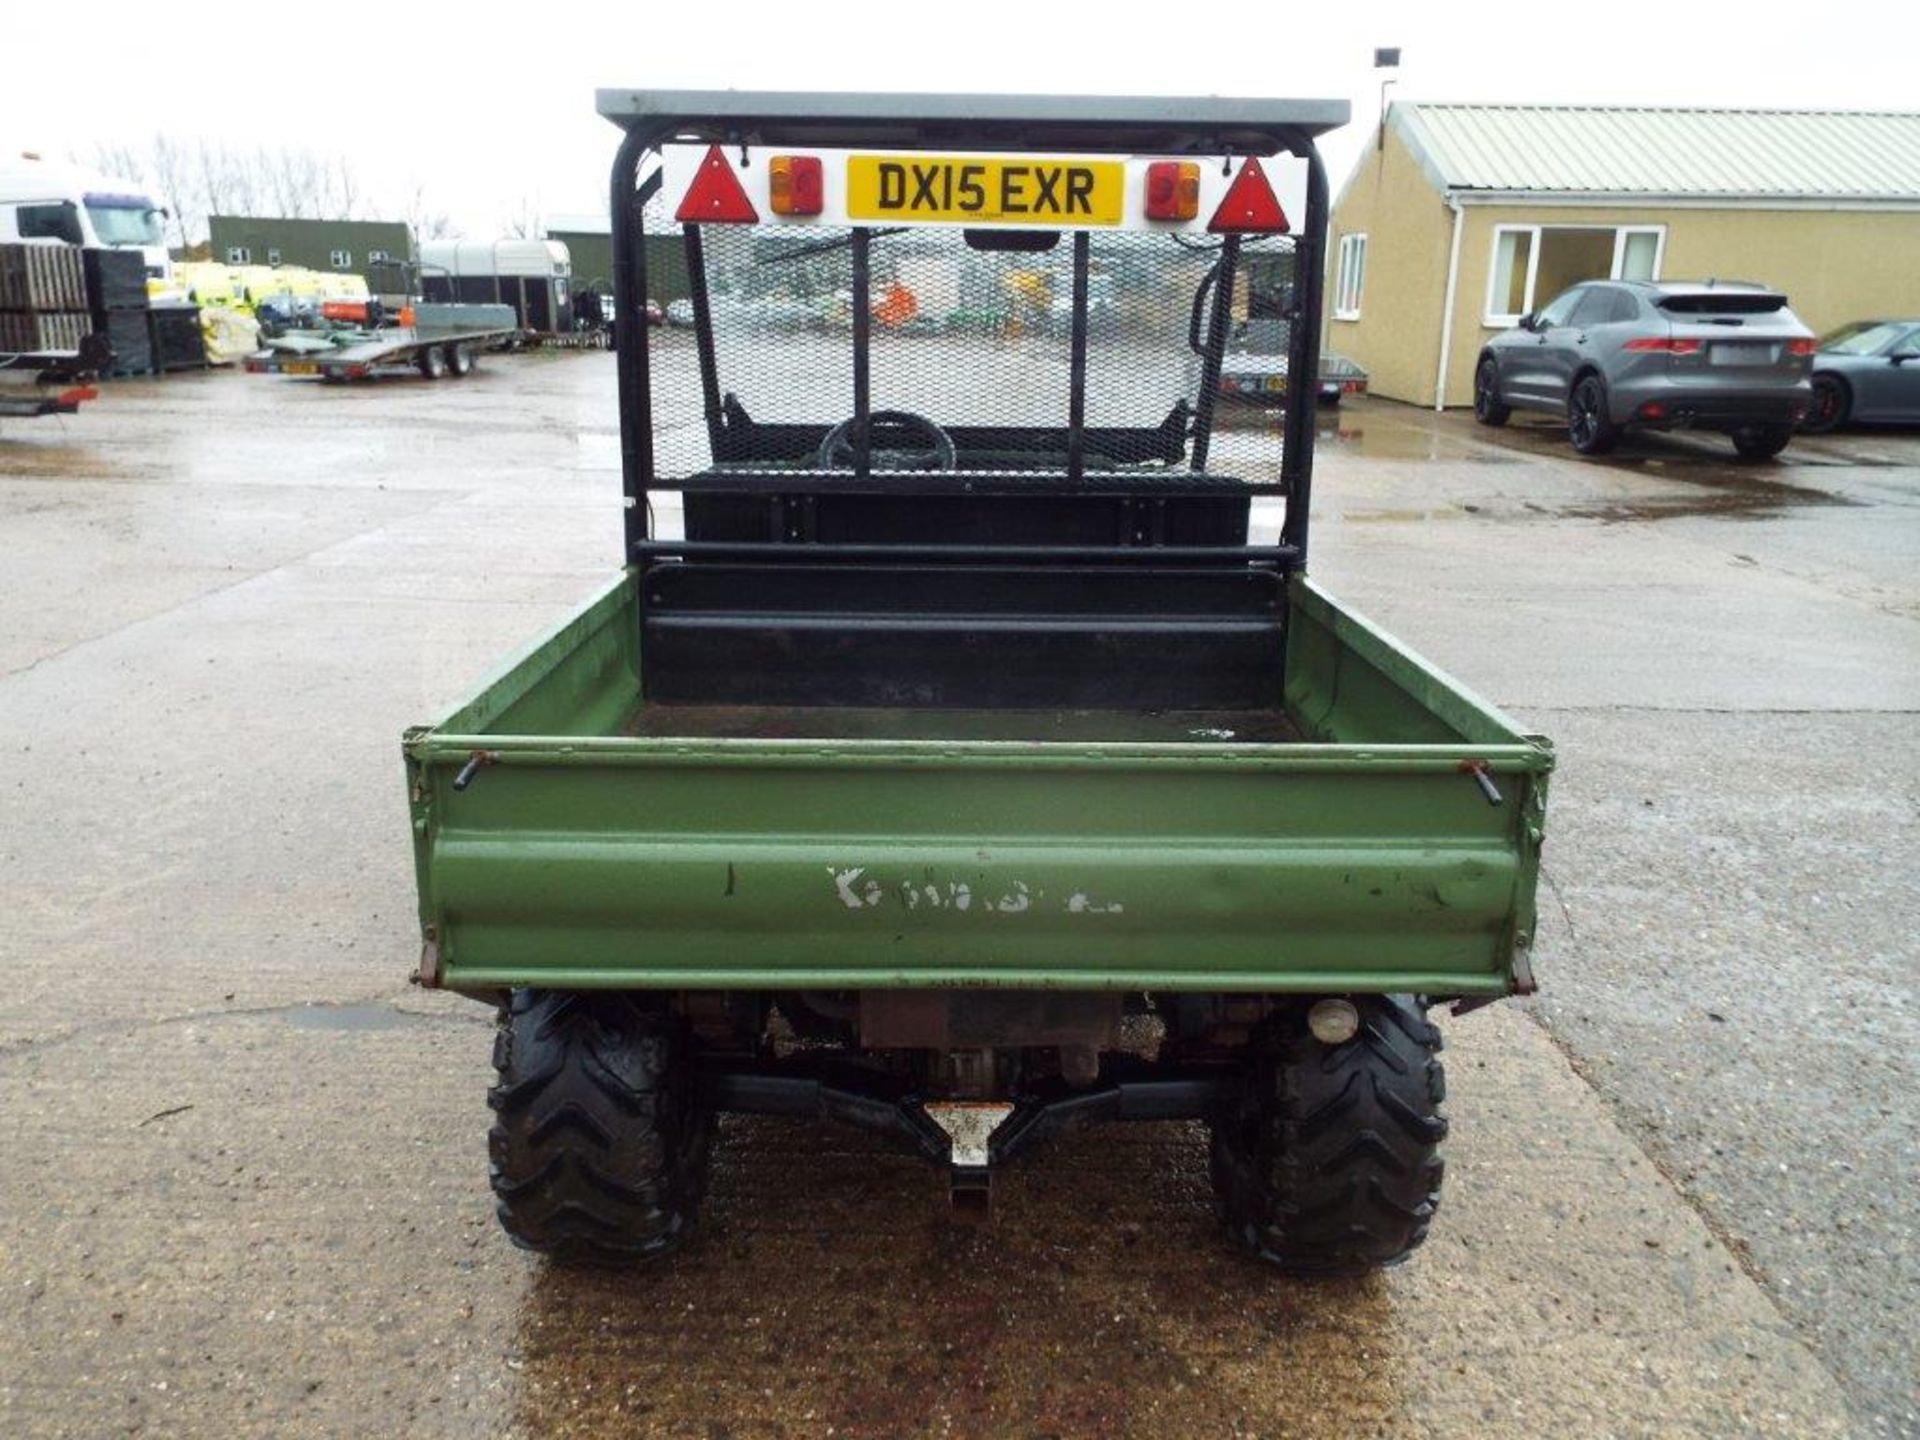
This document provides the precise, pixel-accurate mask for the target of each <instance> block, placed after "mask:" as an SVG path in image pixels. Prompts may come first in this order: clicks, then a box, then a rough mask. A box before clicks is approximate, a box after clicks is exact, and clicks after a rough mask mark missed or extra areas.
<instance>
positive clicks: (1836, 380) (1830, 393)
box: [1800, 375, 1853, 435]
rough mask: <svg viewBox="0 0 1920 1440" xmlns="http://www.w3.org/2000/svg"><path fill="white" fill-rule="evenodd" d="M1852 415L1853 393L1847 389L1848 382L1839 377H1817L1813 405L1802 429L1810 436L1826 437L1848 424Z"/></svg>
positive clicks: (1815, 378)
mask: <svg viewBox="0 0 1920 1440" xmlns="http://www.w3.org/2000/svg"><path fill="white" fill-rule="evenodd" d="M1852 413H1853V392H1852V391H1851V390H1849V389H1848V388H1847V382H1846V381H1844V380H1842V379H1841V378H1840V377H1839V376H1838V375H1816V376H1814V377H1813V404H1812V405H1811V406H1809V407H1808V409H1807V418H1806V419H1805V420H1803V421H1801V422H1800V428H1801V429H1802V430H1805V431H1806V432H1807V433H1808V434H1810V435H1824V434H1826V433H1827V432H1828V431H1829V430H1838V429H1839V428H1840V427H1841V426H1842V425H1844V424H1846V423H1847V417H1848V416H1849V415H1851V414H1852Z"/></svg>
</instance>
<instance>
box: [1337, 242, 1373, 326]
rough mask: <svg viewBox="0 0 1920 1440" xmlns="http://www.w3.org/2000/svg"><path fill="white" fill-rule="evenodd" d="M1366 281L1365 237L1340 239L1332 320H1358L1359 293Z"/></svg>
mask: <svg viewBox="0 0 1920 1440" xmlns="http://www.w3.org/2000/svg"><path fill="white" fill-rule="evenodd" d="M1366 279H1367V237H1366V236H1365V235H1342V236H1341V237H1340V270H1339V274H1338V277H1337V279H1336V280H1335V283H1334V287H1333V318H1334V319H1336V320H1358V319H1359V318H1360V292H1361V290H1362V288H1363V287H1364V286H1365V284H1366Z"/></svg>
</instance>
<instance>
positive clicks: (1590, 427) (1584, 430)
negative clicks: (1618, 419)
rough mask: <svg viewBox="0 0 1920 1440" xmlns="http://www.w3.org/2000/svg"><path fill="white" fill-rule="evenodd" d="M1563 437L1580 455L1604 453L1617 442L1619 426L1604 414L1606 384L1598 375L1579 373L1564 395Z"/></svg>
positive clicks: (1618, 439)
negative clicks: (1564, 428) (1571, 387)
mask: <svg viewBox="0 0 1920 1440" xmlns="http://www.w3.org/2000/svg"><path fill="white" fill-rule="evenodd" d="M1567 439H1569V440H1571V441H1572V442H1573V448H1574V449H1576V450H1578V451H1579V452H1580V453H1581V454H1582V455H1604V454H1606V453H1607V452H1608V451H1609V450H1611V449H1613V447H1614V446H1615V445H1617V444H1619V443H1620V427H1619V426H1618V425H1615V424H1614V423H1613V421H1612V419H1611V418H1609V417H1608V415H1607V387H1606V386H1605V385H1604V384H1603V383H1602V382H1601V379H1600V377H1599V376H1598V375H1582V376H1581V377H1580V379H1579V381H1578V382H1577V383H1576V384H1575V385H1574V387H1573V394H1572V395H1570V396H1569V397H1568V398H1567Z"/></svg>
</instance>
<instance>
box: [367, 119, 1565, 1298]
mask: <svg viewBox="0 0 1920 1440" xmlns="http://www.w3.org/2000/svg"><path fill="white" fill-rule="evenodd" d="M600 109H601V112H602V113H603V114H604V115H606V116H607V117H608V118H609V119H611V120H613V121H615V122H616V123H617V124H619V125H620V126H621V127H623V128H624V130H625V132H626V133H625V140H624V143H623V144H622V145H621V147H620V150H619V156H618V159H617V161H616V163H615V167H614V174H613V239H614V246H615V255H616V259H615V264H616V267H617V268H616V281H615V283H616V291H617V302H618V357H617V363H618V369H619V382H620V427H621V441H622V452H623V460H624V477H625V492H626V509H625V534H624V537H623V548H622V551H621V562H622V565H621V569H620V570H619V571H618V573H617V574H614V575H612V576H611V577H610V578H609V581H608V583H607V584H606V586H605V587H604V588H603V589H602V590H601V591H600V593H598V594H597V595H595V596H593V597H592V599H591V600H589V601H588V603H587V604H586V605H585V606H584V608H582V609H581V610H580V611H579V612H578V613H577V614H575V615H574V616H573V617H572V618H570V619H568V620H566V621H565V622H564V623H563V624H562V625H561V626H560V627H559V628H558V629H557V630H555V631H554V632H553V633H552V634H551V635H549V636H547V637H546V638H544V639H542V640H541V641H539V642H538V643H537V644H535V645H534V646H533V647H532V648H531V649H530V650H528V651H527V652H526V653H525V654H523V655H521V656H520V657H518V658H517V659H515V660H513V661H511V662H510V663H509V664H508V665H507V666H506V667H505V668H504V669H503V670H501V671H500V672H499V673H498V674H497V675H496V676H494V678H492V679H491V680H490V681H488V682H487V683H486V684H485V685H484V686H483V687H482V688H481V689H480V690H479V691H478V692H477V693H476V694H475V695H474V696H473V697H472V698H471V699H469V700H467V701H466V702H465V703H463V704H461V705H459V706H458V707H456V708H455V709H453V710H452V711H451V712H449V713H448V714H447V715H445V716H444V717H443V718H441V719H440V720H438V721H436V722H435V723H433V724H431V725H427V726H422V727H420V728H418V729H414V730H411V731H409V732H408V733H407V735H406V738H405V752H406V762H407V771H408V778H409V781H410V787H411V790H410V793H411V803H412V819H413V833H414V846H415V853H416V859H417V866H418V881H419V890H420V915H421V923H422V927H423V933H424V938H425V946H424V950H423V954H422V958H421V963H420V971H419V979H420V982H421V983H422V984H424V985H429V986H441V987H446V988H449V989H452V990H456V991H459V992H461V993H463V994H466V995H470V996H473V997H474V998H476V999H481V1000H485V1001H488V1002H491V1003H494V1004H497V1005H498V1006H500V1012H501V1021H500V1029H499V1033H498V1036H497V1041H496V1045H495V1049H494V1064H495V1066H496V1067H497V1070H498V1072H499V1073H498V1081H497V1084H496V1085H495V1086H494V1088H493V1090H492V1092H491V1096H490V1100H491V1104H492V1107H493V1111H494V1115H495V1119H494V1125H493V1129H492V1133H491V1137H490V1138H491V1154H492V1182H493V1189H494V1192H495V1194H496V1195H497V1197H498V1200H499V1212H500V1218H501V1221H502V1223H503V1224H504V1225H505V1227H506V1230H507V1232H508V1234H509V1235H510V1236H511V1237H512V1238H513V1239H514V1240H516V1241H517V1242H519V1243H520V1244H522V1245H525V1246H528V1247H531V1248H533V1249H536V1250H541V1251H546V1252H548V1253H550V1254H552V1255H554V1256H556V1257H558V1258H560V1259H563V1260H569V1261H573V1260H580V1261H587V1262H595V1263H600V1262H624V1261H640V1260H647V1259H651V1258H653V1257H656V1256H660V1255H663V1254H666V1253H667V1252H669V1251H671V1250H673V1249H674V1248H675V1247H677V1246H678V1245H680V1244H681V1243H682V1242H683V1241H684V1240H685V1239H686V1238H687V1236H688V1234H689V1232H690V1230H691V1228H692V1226H693V1223H694V1219H695V1213H696V1210H697V1208H698V1205H699V1202H700V1198H701V1193H702V1188H703V1182H704V1177H705V1174H706V1169H707V1163H708V1156H709V1150H710V1147H711V1144H712V1142H713V1137H714V1134H715V1117H716V1115H717V1114H719V1113H720V1112H725V1111H734V1112H754V1113H759V1114H776V1115H789V1116H799V1117H824V1118H828V1119H832V1120H836V1121H841V1122H845V1123H847V1124H850V1125H855V1126H860V1127H863V1128H865V1129H867V1130H869V1131H873V1132H877V1133H879V1134H881V1135H883V1136H886V1137H889V1138H890V1139H891V1140H892V1141H894V1142H896V1143H897V1144H899V1145H901V1146H905V1147H907V1148H908V1149H910V1150H913V1151H916V1152H918V1153H920V1154H922V1155H924V1156H926V1157H927V1158H928V1159H929V1160H931V1161H933V1162H935V1163H936V1164H937V1165H939V1166H941V1167H944V1169H945V1170H946V1172H947V1174H948V1175H949V1176H950V1180H951V1191H952V1196H953V1200H954V1202H955V1203H956V1204H957V1205H959V1206H961V1207H963V1208H965V1209H970V1210H974V1211H978V1210H980V1209H981V1208H983V1207H984V1206H985V1205H986V1202H987V1199H988V1193H989V1187H990V1181H991V1176H992V1174H993V1173H994V1170H995V1169H996V1168H997V1167H999V1166H1003V1165H1005V1164H1007V1163H1009V1162H1011V1161H1013V1160H1014V1159H1015V1158H1016V1157H1017V1156H1019V1155H1020V1154H1022V1153H1023V1152H1025V1151H1026V1150H1028V1149H1029V1148H1030V1147H1031V1146H1033V1145H1035V1144H1036V1143H1038V1142H1040V1141H1042V1140H1044V1139H1045V1138H1047V1137H1049V1136H1051V1135H1054V1134H1056V1133H1058V1132H1060V1131H1062V1130H1064V1129H1067V1128H1069V1127H1072V1126H1076V1125H1080V1124H1084V1123H1088V1122H1098V1121H1117V1120H1169V1119H1184V1120H1197V1121H1204V1122H1205V1123H1206V1124H1207V1126H1208V1127H1209V1129H1210V1132H1211V1154H1212V1171H1213V1179H1214V1184H1215V1186H1216V1189H1217V1192H1218V1197H1219V1206H1220V1210H1221V1213H1222V1215H1223V1217H1224V1218H1225V1220H1226V1222H1227V1226H1228V1228H1229V1230H1230V1231H1231V1233H1232V1234H1233V1235H1234V1236H1235V1237H1236V1238H1237V1239H1238V1240H1239V1241H1240V1242H1241V1243H1243V1244H1244V1245H1245V1246H1247V1247H1248V1248H1249V1249H1251V1250H1252V1251H1253V1252H1255V1253H1256V1254H1258V1255H1260V1256H1263V1257H1265V1258H1266V1259H1268V1260H1270V1261H1272V1262H1274V1263H1275V1264H1277V1265H1279V1266H1280V1267H1282V1268H1284V1269H1287V1270H1290V1271H1294V1272H1299V1273H1306V1274H1334V1273H1351V1272H1354V1271H1358V1270H1364V1269H1367V1268H1370V1267H1373V1266H1378V1265H1384V1264H1389V1263H1391V1262H1393V1261H1396V1260H1398V1259H1400V1258H1402V1257H1403V1256H1405V1255H1406V1254H1407V1253H1408V1252H1409V1251H1411V1250H1412V1249H1413V1248H1414V1247H1415V1246H1417V1245H1418V1244H1419V1243H1420V1242H1421V1240H1422V1239H1423V1238H1424V1237H1425V1235H1426V1233H1427V1228H1428V1225H1429V1222H1430V1221H1431V1219H1432V1216H1433V1213H1434V1206H1435V1204H1436V1201H1437V1199H1438V1193H1439V1185H1440V1174H1441V1162H1440V1156H1439V1144H1440V1141H1441V1138H1442V1136H1443V1135H1444V1133H1445V1131H1446V1122H1445V1120H1444V1119H1443V1118H1442V1115H1441V1109H1440V1102H1441V1097H1442V1082H1441V1071H1440V1065H1439V1061H1438V1059H1437V1058H1436V1055H1437V1052H1438V1050H1439V1048H1440V1036H1439V1033H1438V1031H1437V1030H1436V1028H1435V1027H1434V1025H1433V1024H1432V1023H1430V1021H1429V1020H1428V1018H1427V1012H1428V1010H1429V1008H1430V1007H1432V1006H1435V1005H1438V1004H1441V1003H1447V1002H1451V1003H1453V1004H1454V1005H1455V1006H1456V1008H1467V1007H1471V1006H1474V1005H1478V1004H1482V1003H1486V1002H1489V1001H1491V1000H1494V999H1496V998H1498V997H1500V996H1504V995H1508V994H1512V993H1516V992H1524V991H1526V990H1528V989H1530V988H1531V981H1530V977H1529V972H1528V969H1527V965H1526V956H1527V953H1528V948H1529V946H1530V944H1531V941H1532V938H1533V927H1534V889H1535V883H1536V878H1537V875H1538V866H1539V855H1540V845H1541V834H1542V825H1543V821H1544V814H1545V804H1546V793H1547V776H1548V772H1549V771H1550V769H1551V768H1552V752H1551V749H1550V747H1549V745H1548V743H1547V742H1546V741H1545V740H1543V739H1540V738H1539V737H1535V736H1529V735H1525V734H1522V733H1521V732H1520V731H1519V730H1518V729H1517V728H1516V727H1515V725H1514V724H1513V722H1511V721H1510V720H1508V719H1507V718H1505V717H1504V716H1502V715H1501V714H1500V713H1499V712H1498V711H1496V710H1494V709H1492V708H1491V707H1490V706H1488V705H1486V704H1485V703H1483V702H1482V701H1480V700H1478V699H1476V698H1474V697H1473V696H1472V695H1471V694H1469V693H1467V692H1466V691H1465V690H1463V689H1462V688H1460V687H1459V686H1458V685H1456V684H1455V683H1453V682H1452V681H1451V680H1449V679H1448V678H1447V677H1446V676H1444V675H1442V674H1440V673H1439V672H1438V671H1436V670H1435V669H1433V667H1431V666H1430V665H1428V664H1427V663H1426V662H1425V661H1423V660H1421V659H1420V658H1419V657H1418V656H1417V655H1415V654H1413V653H1412V652H1411V651H1410V650H1408V649H1406V648H1405V647H1403V646H1401V645H1400V644H1398V643H1397V642H1396V641H1394V640H1393V639H1392V638H1390V637H1389V636H1387V635H1385V634H1383V633H1382V632H1381V631H1379V630H1378V629H1376V628H1374V627H1373V626H1371V625H1369V624H1368V623H1367V622H1366V621H1365V620H1362V619H1361V618H1360V617H1359V616H1357V615H1355V614H1354V613H1353V612H1352V611H1349V610H1347V609H1344V608H1343V607H1342V606H1341V605H1340V604H1339V603H1338V602H1336V601H1335V600H1334V599H1333V598H1332V597H1331V596H1329V595H1328V594H1327V593H1326V592H1325V591H1324V590H1322V589H1321V588H1319V587H1318V586H1317V585H1315V584H1314V583H1313V582H1312V580H1310V579H1309V578H1308V576H1307V572H1306V558H1307V518H1308V502H1309V488H1308V487H1309V481H1310V478H1311V475H1312V459H1313V434H1314V432H1313V418H1312V410H1313V395H1312V392H1311V390H1310V389H1309V388H1308V387H1300V388H1299V389H1298V390H1297V391H1295V392H1292V393H1289V394H1288V395H1287V396H1286V397H1285V406H1284V412H1283V414H1281V415H1280V416H1279V417H1277V418H1276V421H1275V424H1274V425H1273V426H1272V427H1271V428H1261V427H1247V426H1236V427H1223V428H1221V429H1220V430H1219V431H1218V432H1217V433H1216V429H1215V426H1214V405H1215V401H1216V399H1217V397H1218V395H1219V393H1220V386H1219V379H1220V367H1221V361H1222V356H1223V353H1224V352H1225V349H1226V345H1227V340H1228V335H1229V329H1230V325H1231V318H1232V316H1233V314H1234V303H1235V302H1234V297H1235V289H1236V285H1237V283H1238V281H1239V277H1240V275H1241V274H1242V272H1243V270H1244V268H1245V267H1246V266H1247V265H1248V264H1249V263H1251V261H1253V260H1255V259H1258V260H1259V261H1260V263H1261V264H1262V265H1263V266H1264V267H1266V268H1267V270H1268V271H1269V273H1271V272H1272V271H1273V270H1274V269H1275V268H1278V269H1281V270H1283V271H1285V272H1286V273H1288V274H1290V275H1291V277H1292V279H1293V283H1292V284H1291V285H1290V286H1289V287H1288V288H1289V290H1290V293H1291V294H1292V295H1293V296H1294V297H1295V304H1296V306H1297V310H1296V312H1295V313H1294V315H1293V316H1292V317H1291V319H1292V322H1293V323H1291V324H1290V325H1289V326H1288V327H1287V333H1288V337H1289V339H1288V344H1289V346H1290V347H1291V352H1292V353H1291V354H1290V355H1289V356H1288V365H1289V370H1290V373H1293V374H1296V375H1301V374H1305V375H1311V374H1315V373H1317V370H1316V367H1317V361H1318V356H1317V348H1318V337H1319V333H1320V306H1321V277H1322V273H1323V270H1324V244H1325V236H1326V224H1327V185H1326V177H1325V173H1324V171H1323V170H1322V168H1321V164H1320V160H1319V157H1318V155H1317V152H1316V150H1315V146H1314V140H1315V137H1316V136H1317V135H1319V134H1322V133H1324V132H1325V131H1327V130H1329V129H1332V128H1334V127H1335V126H1338V125H1339V124H1341V123H1343V122H1344V121H1345V119H1346V115H1347V110H1346V106H1345V104H1344V103H1339V102H1323V101H1312V102H1299V101H1274V100H1228V99H1217V98H1216V99H1199V100H1173V99H1098V98H1075V99H1065V98H1019V97H1008V96H974V95H941V96H898V95H864V96H862V95H800V94H743V93H736V92H721V93H632V92H627V91H603V92H602V93H601V95H600ZM668 264H671V265H672V266H673V267H674V268H675V269H676V271H678V272H681V273H684V275H685V277H686V280H687V283H688V287H689V289H690V292H691V303H692V310H693V319H694V323H693V324H692V325H691V326H690V327H686V328H679V327H652V328H650V327H648V326H647V325H646V324H645V323H644V311H643V306H644V305H645V303H646V297H647V295H648V293H649V289H650V286H649V279H650V274H649V272H650V271H658V270H659V269H660V268H662V267H664V266H666V265H668ZM1093 296H1097V297H1099V303H1098V304H1097V305H1096V304H1093V303H1090V297H1093ZM1062 297H1065V303H1064V304H1062V303H1060V302H1061V298H1062ZM1196 356H1197V357H1198V364H1197V366H1196V365H1194V364H1193V363H1191V360H1192V357H1196Z"/></svg>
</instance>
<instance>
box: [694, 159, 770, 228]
mask: <svg viewBox="0 0 1920 1440" xmlns="http://www.w3.org/2000/svg"><path fill="white" fill-rule="evenodd" d="M673 218H674V219H676V220H678V221H680V222H681V224H683V225H684V224H687V223H689V222H691V223H694V224H700V225H752V224H754V223H756V222H757V221H758V220H759V219H760V212H759V211H758V210H755V209H754V208H753V201H751V200H749V199H748V198H747V192H746V190H745V189H744V188H742V186H741V184H740V177H739V176H738V175H735V174H734V173H733V166H731V165H729V164H728V163H727V157H726V156H725V155H723V154H721V153H720V147H719V146H718V145H709V146H708V147H707V155H706V158H705V159H704V160H702V161H701V162H700V168H699V169H698V170H696V171H694V174H693V183H692V184H691V185H689V186H687V193H686V195H685V197H684V198H682V200H681V201H680V208H679V209H678V210H676V211H674V212H673Z"/></svg>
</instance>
